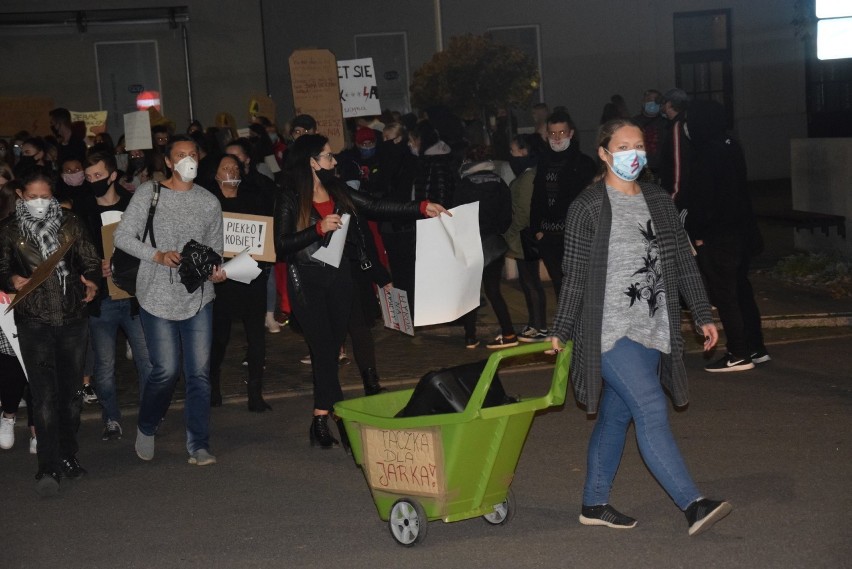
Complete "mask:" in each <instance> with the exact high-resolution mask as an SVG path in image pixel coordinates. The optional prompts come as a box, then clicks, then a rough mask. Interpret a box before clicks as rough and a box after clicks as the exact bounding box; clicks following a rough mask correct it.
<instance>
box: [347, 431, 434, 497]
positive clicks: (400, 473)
mask: <svg viewBox="0 0 852 569" xmlns="http://www.w3.org/2000/svg"><path fill="white" fill-rule="evenodd" d="M361 440H362V441H363V444H364V461H363V463H362V465H363V467H364V471H365V473H366V474H367V480H368V482H369V484H370V487H372V488H375V489H376V490H385V491H388V492H395V493H399V494H411V495H419V496H443V495H444V493H445V491H446V488H445V476H444V463H443V457H444V451H443V448H442V447H441V436H440V432H439V429H438V428H437V427H430V428H426V429H392V430H391V429H377V428H374V427H367V426H362V427H361Z"/></svg>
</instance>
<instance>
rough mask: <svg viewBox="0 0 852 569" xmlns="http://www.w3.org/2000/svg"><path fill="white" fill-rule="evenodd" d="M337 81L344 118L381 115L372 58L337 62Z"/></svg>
mask: <svg viewBox="0 0 852 569" xmlns="http://www.w3.org/2000/svg"><path fill="white" fill-rule="evenodd" d="M337 79H338V81H339V82H340V106H341V107H342V108H343V117H344V118H347V119H348V118H350V117H364V116H373V115H380V114H382V105H381V103H380V102H379V90H378V87H376V68H375V66H374V65H373V58H372V57H365V58H362V59H347V60H342V61H338V62H337Z"/></svg>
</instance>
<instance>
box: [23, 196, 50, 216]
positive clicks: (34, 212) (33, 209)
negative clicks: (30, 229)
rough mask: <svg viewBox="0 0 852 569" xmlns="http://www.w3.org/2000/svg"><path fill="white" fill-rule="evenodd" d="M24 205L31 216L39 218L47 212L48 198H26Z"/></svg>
mask: <svg viewBox="0 0 852 569" xmlns="http://www.w3.org/2000/svg"><path fill="white" fill-rule="evenodd" d="M24 205H25V206H27V209H28V210H29V212H30V215H31V216H33V217H37V218H39V219H41V218H43V217H44V216H45V214H47V208H48V207H49V206H50V200H49V199H47V198H36V199H34V200H26V201H25V202H24Z"/></svg>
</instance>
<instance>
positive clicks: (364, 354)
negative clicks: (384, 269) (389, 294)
mask: <svg viewBox="0 0 852 569" xmlns="http://www.w3.org/2000/svg"><path fill="white" fill-rule="evenodd" d="M350 266H351V267H352V269H351V270H352V283H353V294H352V312H351V314H350V315H349V327H348V332H349V337H350V338H352V356H353V357H354V358H355V364H356V365H357V366H358V370H359V371H360V372H361V373H362V374H363V373H364V371H365V370H366V369H368V368H372V369H374V370H375V369H376V344H375V341H374V340H373V332H372V330H371V328H372V327H373V324H374V323H375V318H374V317H373V313H374V312H377V310H376V305H377V302H378V301H376V297H375V295H374V294H373V283H372V281H370V279H369V278H368V277H367V276H366V272H365V271H362V270H361V268H360V267H358V266H357V265H355V264H354V263H350ZM370 298H372V299H373V301H374V302H373V305H372V306H369V305H367V304H366V303H367V302H368V299H370Z"/></svg>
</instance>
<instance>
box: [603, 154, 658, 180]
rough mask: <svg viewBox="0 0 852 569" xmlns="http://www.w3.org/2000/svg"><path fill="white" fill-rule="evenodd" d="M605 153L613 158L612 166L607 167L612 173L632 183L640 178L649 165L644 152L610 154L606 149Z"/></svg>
mask: <svg viewBox="0 0 852 569" xmlns="http://www.w3.org/2000/svg"><path fill="white" fill-rule="evenodd" d="M604 152H606V153H607V154H609V155H610V156H612V165H610V164H609V162H607V165H608V166H609V167H610V169H611V170H612V173H613V174H615V175H616V176H618V177H619V178H621V179H622V180H624V181H625V182H632V181H634V180H635V179H636V178H638V177H639V174H640V173H641V172H642V168H644V167H645V165H646V164H647V163H648V156H647V155H646V154H645V151H644V150H622V151H621V152H610V151H609V150H607V149H606V148H604Z"/></svg>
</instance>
